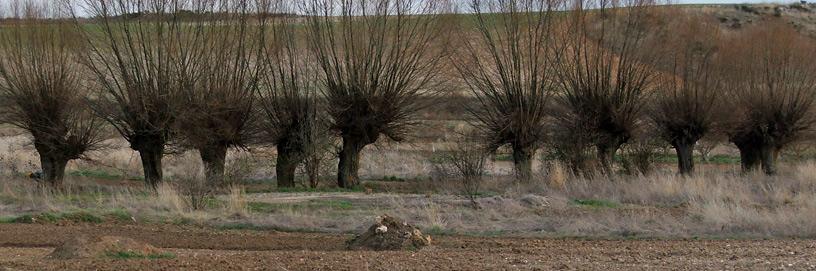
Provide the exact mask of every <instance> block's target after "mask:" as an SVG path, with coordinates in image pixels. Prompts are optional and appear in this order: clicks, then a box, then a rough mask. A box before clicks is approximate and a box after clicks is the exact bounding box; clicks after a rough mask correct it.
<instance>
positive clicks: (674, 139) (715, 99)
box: [649, 16, 725, 175]
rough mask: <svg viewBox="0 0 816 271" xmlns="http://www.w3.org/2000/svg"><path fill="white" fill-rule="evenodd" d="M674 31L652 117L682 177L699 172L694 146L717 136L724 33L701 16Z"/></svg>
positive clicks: (664, 43) (663, 42)
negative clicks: (710, 135)
mask: <svg viewBox="0 0 816 271" xmlns="http://www.w3.org/2000/svg"><path fill="white" fill-rule="evenodd" d="M669 28H670V29H674V31H672V32H671V35H668V36H667V38H666V39H660V40H659V42H660V43H659V44H655V45H653V46H661V47H664V49H665V54H664V55H665V56H666V57H667V60H668V61H667V63H666V64H667V65H668V67H666V69H665V70H666V73H665V74H664V76H662V78H661V79H660V80H659V83H658V91H657V95H656V99H655V102H654V103H653V104H652V112H650V114H649V115H650V117H651V118H652V120H653V121H654V122H655V124H656V127H657V129H658V131H659V133H660V134H661V136H662V137H663V138H664V139H665V140H666V141H668V142H669V143H670V144H671V145H672V146H673V147H674V149H675V151H676V152H677V161H678V165H677V166H678V171H679V173H680V174H683V175H688V174H691V173H693V171H694V146H695V145H696V144H697V141H698V140H700V139H701V138H702V137H703V136H705V135H706V134H707V133H709V132H710V131H712V129H713V128H714V126H715V125H716V124H717V122H718V120H719V118H718V117H719V113H721V112H719V111H718V109H719V107H720V105H721V103H720V102H721V101H720V98H721V96H722V95H721V94H722V93H723V89H724V86H725V85H724V84H723V81H722V80H721V79H722V76H720V74H719V72H718V69H719V68H721V67H719V66H718V62H717V58H718V54H717V53H718V50H719V47H720V46H721V44H720V43H721V41H720V29H719V28H718V25H717V24H716V22H706V21H705V19H704V18H701V17H699V16H687V17H676V19H675V21H674V22H673V24H672V25H670V27H669Z"/></svg>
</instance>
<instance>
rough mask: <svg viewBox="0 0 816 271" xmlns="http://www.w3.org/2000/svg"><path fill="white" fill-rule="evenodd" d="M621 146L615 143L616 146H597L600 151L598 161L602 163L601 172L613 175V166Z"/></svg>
mask: <svg viewBox="0 0 816 271" xmlns="http://www.w3.org/2000/svg"><path fill="white" fill-rule="evenodd" d="M620 145H621V144H618V143H614V144H599V145H597V146H596V148H597V149H598V160H600V162H601V170H602V171H603V173H604V174H606V175H611V174H612V173H613V172H612V164H613V163H614V161H615V153H617V152H618V149H619V148H620Z"/></svg>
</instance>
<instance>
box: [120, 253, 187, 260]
mask: <svg viewBox="0 0 816 271" xmlns="http://www.w3.org/2000/svg"><path fill="white" fill-rule="evenodd" d="M106 256H108V257H110V258H114V259H120V260H128V259H151V260H155V259H173V258H176V255H175V254H173V253H169V252H164V253H152V254H142V253H139V252H133V251H117V252H108V253H106Z"/></svg>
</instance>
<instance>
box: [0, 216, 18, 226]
mask: <svg viewBox="0 0 816 271" xmlns="http://www.w3.org/2000/svg"><path fill="white" fill-rule="evenodd" d="M10 223H17V217H16V216H3V217H0V224H10Z"/></svg>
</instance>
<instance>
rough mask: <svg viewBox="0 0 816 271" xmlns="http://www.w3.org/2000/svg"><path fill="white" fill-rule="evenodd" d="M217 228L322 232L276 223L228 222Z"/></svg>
mask: <svg viewBox="0 0 816 271" xmlns="http://www.w3.org/2000/svg"><path fill="white" fill-rule="evenodd" d="M215 228H216V229H219V230H245V231H280V232H306V233H316V232H322V231H320V230H317V229H308V228H289V227H281V226H275V225H258V224H252V223H228V224H221V225H216V226H215Z"/></svg>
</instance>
